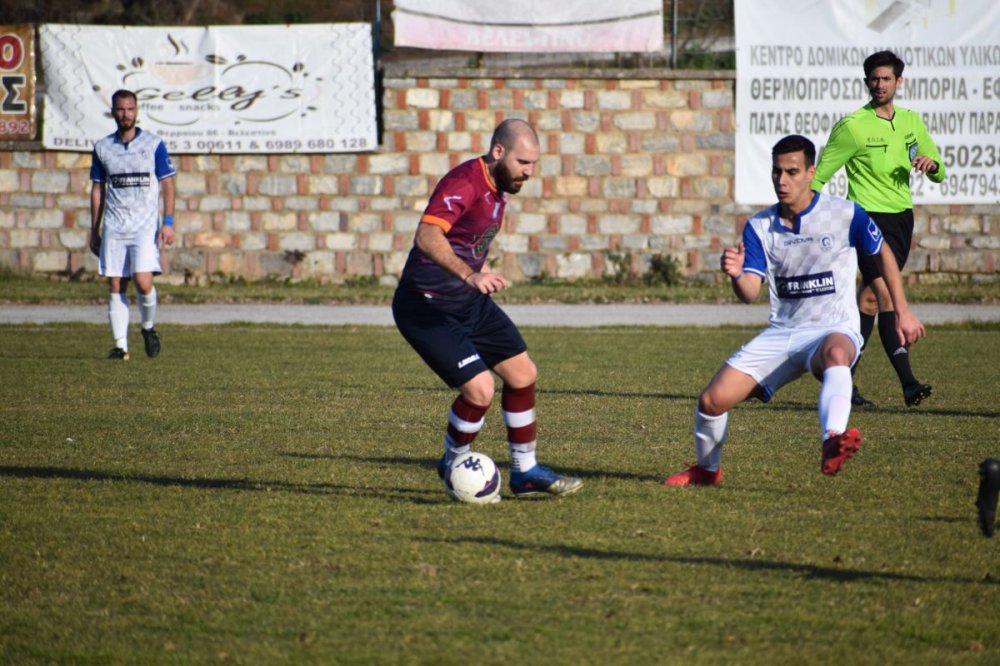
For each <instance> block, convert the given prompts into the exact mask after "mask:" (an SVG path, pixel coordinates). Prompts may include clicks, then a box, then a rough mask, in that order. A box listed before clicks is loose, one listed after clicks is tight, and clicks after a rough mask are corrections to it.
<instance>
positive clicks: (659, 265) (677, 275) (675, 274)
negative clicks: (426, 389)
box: [643, 254, 684, 287]
mask: <svg viewBox="0 0 1000 666" xmlns="http://www.w3.org/2000/svg"><path fill="white" fill-rule="evenodd" d="M683 279H684V276H683V275H682V274H681V264H680V262H679V261H677V258H676V257H674V256H673V255H670V254H656V255H653V257H652V258H651V259H650V260H649V271H648V272H646V274H645V275H643V281H644V282H645V283H646V284H647V285H648V286H651V287H652V286H657V285H666V286H668V287H674V286H676V285H679V284H680V283H681V281H682V280H683Z"/></svg>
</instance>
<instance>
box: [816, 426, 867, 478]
mask: <svg viewBox="0 0 1000 666" xmlns="http://www.w3.org/2000/svg"><path fill="white" fill-rule="evenodd" d="M859 448H861V431H860V430H858V429H857V428H848V429H847V430H845V431H844V432H842V433H840V434H839V435H837V434H831V435H830V436H829V437H827V438H826V441H824V442H823V460H822V462H821V464H820V469H821V470H822V471H823V473H824V474H829V475H831V476H832V475H834V474H836V473H837V472H839V471H840V469H841V468H842V467H843V466H844V463H845V462H847V459H848V458H851V457H853V456H854V454H855V453H857V452H858V449H859Z"/></svg>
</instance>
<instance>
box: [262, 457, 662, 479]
mask: <svg viewBox="0 0 1000 666" xmlns="http://www.w3.org/2000/svg"><path fill="white" fill-rule="evenodd" d="M279 455H282V456H285V457H286V458H301V459H303V460H347V461H352V462H360V463H367V464H373V465H407V466H410V467H419V468H421V469H426V470H436V469H437V463H438V460H439V459H438V458H408V457H404V456H358V455H352V454H349V453H296V452H294V451H282V452H281V453H280V454H279ZM496 462H497V467H499V468H500V469H501V471H503V472H505V474H504V476H506V472H508V471H509V469H510V465H509V464H507V463H505V462H501V461H499V460H498V461H496ZM556 471H557V472H559V473H560V474H569V475H570V476H578V477H580V478H584V479H588V478H602V479H620V480H623V481H655V482H657V483H659V482H660V481H662V480H663V479H662V478H661V477H660V476H657V475H651V476H647V475H641V474H631V473H625V472H607V471H603V470H593V469H582V468H576V467H564V466H561V465H560V466H559V469H557V470H556Z"/></svg>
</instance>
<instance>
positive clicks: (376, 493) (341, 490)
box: [0, 466, 450, 504]
mask: <svg viewBox="0 0 1000 666" xmlns="http://www.w3.org/2000/svg"><path fill="white" fill-rule="evenodd" d="M0 477H11V478H18V479H67V480H71V481H118V482H121V483H144V484H149V485H153V486H163V487H180V488H193V489H196V490H237V491H251V492H275V491H277V492H288V493H299V494H305V495H336V496H341V497H367V498H374V499H380V500H396V501H400V500H401V501H406V502H412V503H414V504H443V503H446V502H450V500H448V499H447V498H446V497H445V496H444V494H443V493H441V492H439V491H437V490H424V489H418V488H409V489H405V488H395V489H391V488H372V487H365V486H349V485H341V484H336V483H289V482H287V481H253V480H250V479H212V478H204V479H183V478H179V477H174V476H149V475H146V474H112V473H111V472H102V471H98V470H86V469H64V468H60V467H14V466H0Z"/></svg>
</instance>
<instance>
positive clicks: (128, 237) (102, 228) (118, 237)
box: [90, 90, 177, 361]
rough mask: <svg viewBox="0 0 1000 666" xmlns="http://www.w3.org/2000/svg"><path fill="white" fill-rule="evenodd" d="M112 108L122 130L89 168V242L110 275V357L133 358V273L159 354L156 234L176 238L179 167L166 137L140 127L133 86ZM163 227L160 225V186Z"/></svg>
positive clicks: (146, 328) (104, 142)
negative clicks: (112, 341) (130, 293)
mask: <svg viewBox="0 0 1000 666" xmlns="http://www.w3.org/2000/svg"><path fill="white" fill-rule="evenodd" d="M111 115H112V116H113V117H114V119H115V123H116V124H117V125H118V129H117V130H116V131H115V132H114V133H113V134H109V135H108V136H106V137H104V138H103V139H100V140H99V141H97V142H96V143H95V144H94V154H93V161H92V163H91V167H90V180H91V181H93V187H92V189H91V192H90V249H91V251H92V252H93V253H94V254H96V255H97V256H98V258H99V259H100V274H101V275H103V276H105V277H107V278H108V290H109V294H108V319H109V321H110V323H111V334H112V336H113V337H114V339H115V346H114V348H113V349H112V350H111V353H110V354H109V355H108V358H111V359H119V360H123V361H127V360H128V358H129V354H128V321H129V303H128V283H129V280H130V279H132V280H135V288H136V292H137V296H138V300H139V313H140V315H141V317H142V337H143V343H144V346H145V348H146V354H147V355H148V356H150V357H152V356H156V355H157V354H159V353H160V336H159V334H158V333H157V332H156V329H155V328H154V327H153V324H154V321H155V319H156V303H157V299H156V287H154V286H153V276H154V275H159V273H160V250H159V245H158V242H157V241H158V240H159V241H162V242H164V243H166V244H167V245H170V244H171V243H173V242H174V226H173V225H174V176H175V175H176V173H177V170H176V169H174V165H173V163H172V162H171V161H170V155H169V154H168V153H167V148H166V146H165V145H164V144H163V141H162V140H161V139H160V137H158V136H156V135H155V134H153V133H152V132H147V131H144V130H142V129H140V128H139V127H137V126H136V119H137V118H138V107H137V104H136V97H135V93H133V92H131V91H129V90H118V91H116V92H115V93H114V95H112V96H111ZM161 192H162V193H163V226H162V227H160V224H159V221H160V193H161Z"/></svg>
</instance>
